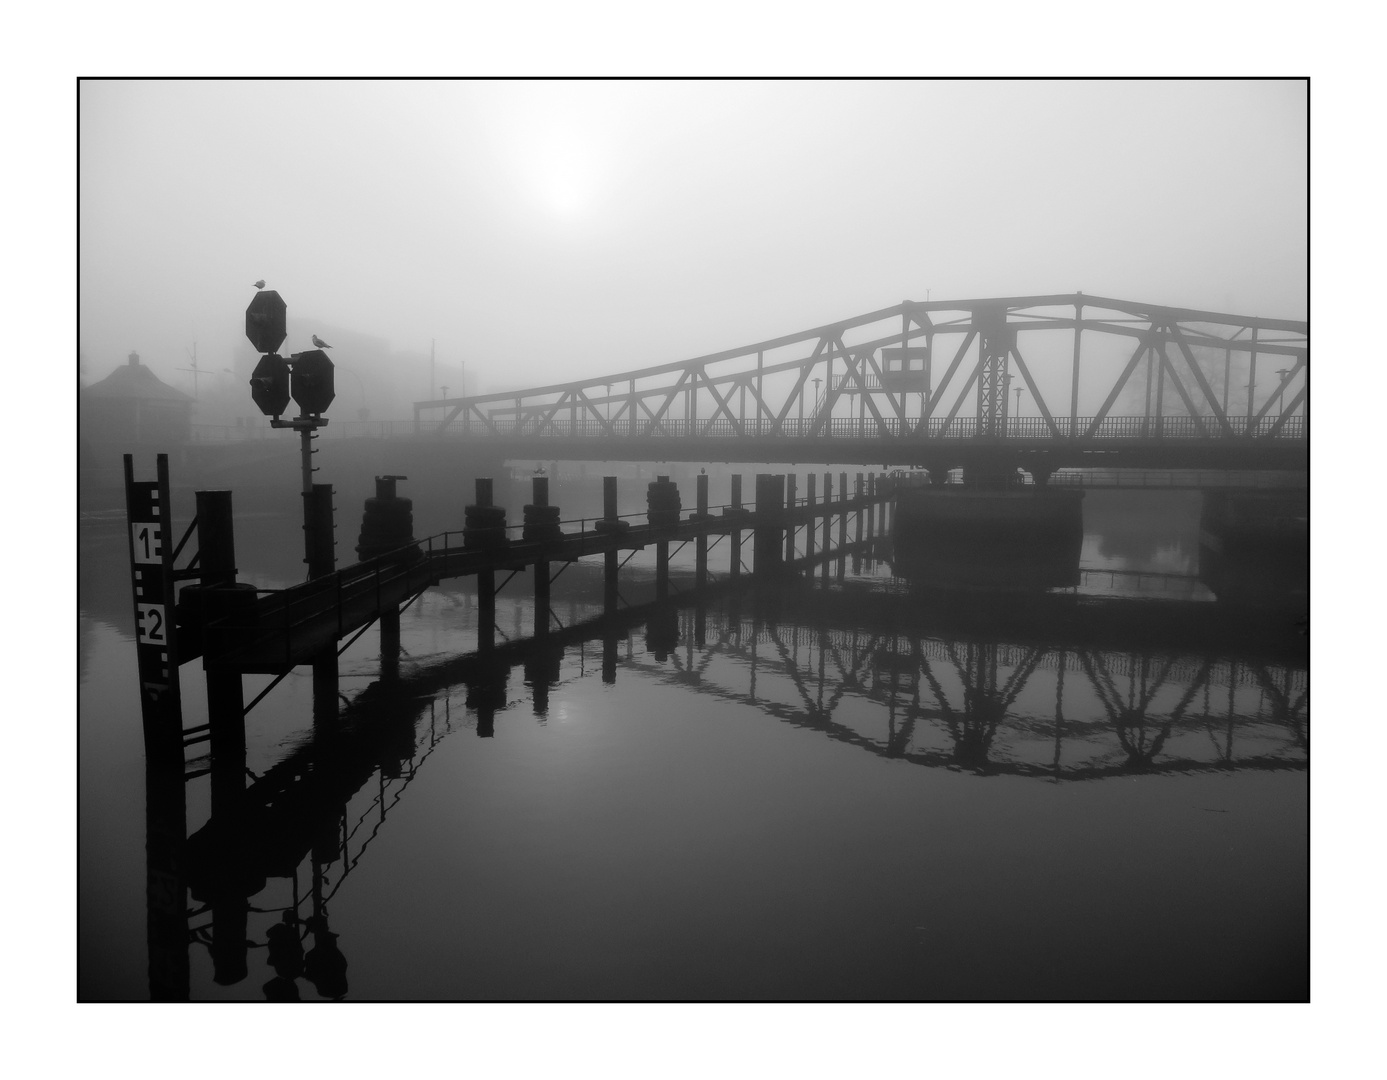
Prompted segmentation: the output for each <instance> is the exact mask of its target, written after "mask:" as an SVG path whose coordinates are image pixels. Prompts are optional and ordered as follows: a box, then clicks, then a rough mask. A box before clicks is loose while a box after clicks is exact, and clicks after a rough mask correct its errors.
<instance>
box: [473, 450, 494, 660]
mask: <svg viewBox="0 0 1387 1080" xmlns="http://www.w3.org/2000/svg"><path fill="white" fill-rule="evenodd" d="M491 499H492V485H491V477H489V476H486V477H483V476H479V477H477V505H478V506H490V505H491V504H492V503H491ZM495 644H496V571H495V570H479V571H477V648H479V649H490V648H492V647H493V646H495Z"/></svg>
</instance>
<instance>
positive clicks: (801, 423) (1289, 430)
mask: <svg viewBox="0 0 1387 1080" xmlns="http://www.w3.org/2000/svg"><path fill="white" fill-rule="evenodd" d="M1274 422H1275V418H1274V417H1270V416H1266V417H1263V418H1262V419H1261V420H1260V421H1259V422H1258V423H1256V424H1254V425H1252V426H1251V429H1252V433H1253V435H1254V436H1255V437H1257V438H1274V439H1276V440H1277V441H1278V442H1282V441H1287V440H1295V439H1302V438H1304V437H1305V417H1303V416H1293V417H1290V418H1288V419H1287V420H1286V421H1285V423H1283V424H1282V426H1281V428H1280V430H1278V431H1277V432H1276V434H1275V435H1271V434H1270V432H1271V430H1272V427H1273V424H1274ZM816 423H818V422H817V421H815V420H814V419H813V418H811V417H807V416H806V417H804V418H802V419H801V418H799V417H794V418H789V419H786V420H784V421H782V422H781V423H780V424H779V425H777V424H776V423H775V421H773V420H770V419H766V418H762V419H760V420H746V421H741V422H738V423H734V422H733V421H731V420H727V419H722V418H720V419H717V420H706V419H687V418H682V417H681V418H678V419H663V420H661V421H660V422H659V424H652V423H651V422H650V421H649V420H644V419H643V420H638V421H636V422H634V423H633V422H632V421H629V420H613V421H610V424H606V423H603V422H602V421H600V420H595V419H592V418H590V417H589V418H586V419H585V418H583V417H578V418H577V419H573V418H571V417H567V416H565V417H555V418H554V419H553V420H552V421H549V422H546V423H545V424H544V425H543V427H542V428H540V429H539V430H536V424H535V423H534V422H533V421H532V420H531V419H529V418H527V417H522V418H519V419H517V418H516V417H514V416H503V417H497V418H495V419H494V420H493V423H492V426H491V427H489V428H488V427H483V426H482V425H481V424H472V425H470V426H465V427H464V426H462V425H459V424H458V423H456V422H454V423H452V424H449V425H444V424H443V422H442V421H438V420H420V421H418V422H417V423H416V422H415V421H413V420H348V421H344V422H342V423H340V424H339V423H330V424H329V425H328V426H327V427H324V428H320V429H319V430H318V435H319V437H321V438H326V439H349V438H357V439H361V438H369V439H406V438H418V437H444V438H448V439H463V438H471V439H486V438H490V437H493V436H501V437H529V438H540V439H548V438H557V439H568V438H580V439H594V440H596V439H601V438H632V437H641V438H652V439H661V438H669V439H686V438H711V439H735V438H787V439H799V438H808V437H810V435H811V433H812V435H813V437H814V438H819V439H869V438H895V439H899V438H909V439H971V438H973V437H975V436H976V434H977V430H978V421H977V418H976V417H971V416H964V417H954V418H953V419H952V420H950V419H948V418H947V417H942V416H934V417H931V418H930V419H929V421H928V422H927V423H926V424H925V426H924V428H923V429H922V428H921V426H920V424H919V421H918V419H917V418H914V417H910V418H908V419H906V420H905V421H902V420H901V419H900V418H899V417H895V416H890V417H885V418H884V423H882V424H878V423H877V420H876V418H875V417H872V416H866V417H859V416H835V417H833V418H832V419H830V420H829V421H828V422H827V423H823V424H821V426H820V427H819V429H818V430H817V431H815V430H814V426H815V424H816ZM1054 423H1055V428H1054V430H1053V431H1052V430H1051V428H1050V425H1049V423H1048V422H1047V421H1046V420H1045V418H1044V417H1040V416H1012V417H1008V418H1007V419H1006V421H1005V426H1004V432H1005V434H1004V435H1003V437H1004V438H1008V439H1055V438H1056V432H1058V438H1059V439H1060V440H1064V439H1068V438H1069V437H1070V433H1071V431H1073V432H1074V433H1075V434H1076V435H1077V436H1079V437H1080V438H1093V439H1201V438H1212V439H1216V438H1222V437H1224V436H1223V433H1222V430H1221V428H1220V427H1219V423H1218V420H1217V419H1216V418H1214V417H1212V416H1206V417H1201V418H1200V419H1199V421H1196V420H1195V418H1194V417H1191V416H1165V417H1161V418H1159V419H1158V418H1156V417H1148V416H1106V417H1104V418H1103V421H1102V423H1100V424H1099V425H1098V427H1097V429H1096V430H1095V431H1093V432H1092V433H1091V434H1089V431H1088V429H1089V427H1090V426H1091V425H1092V423H1093V418H1092V417H1088V416H1080V417H1077V418H1075V419H1074V420H1072V421H1071V419H1070V418H1069V417H1067V416H1065V417H1057V418H1055V422H1054ZM1201 423H1202V427H1203V430H1202V431H1201ZM1228 423H1229V428H1230V430H1231V433H1232V435H1233V437H1242V436H1246V435H1247V434H1248V430H1249V424H1248V421H1247V418H1246V417H1242V416H1237V417H1230V418H1229V421H1228ZM190 439H191V441H192V442H195V443H225V442H267V443H268V442H276V441H278V442H284V443H286V444H289V443H294V442H296V441H297V439H298V436H297V435H296V434H295V433H294V432H292V431H288V430H283V429H279V430H276V429H272V428H270V427H268V426H267V425H266V426H261V425H250V426H247V427H236V426H234V425H230V424H223V425H217V424H194V425H193V426H192V428H191V434H190Z"/></svg>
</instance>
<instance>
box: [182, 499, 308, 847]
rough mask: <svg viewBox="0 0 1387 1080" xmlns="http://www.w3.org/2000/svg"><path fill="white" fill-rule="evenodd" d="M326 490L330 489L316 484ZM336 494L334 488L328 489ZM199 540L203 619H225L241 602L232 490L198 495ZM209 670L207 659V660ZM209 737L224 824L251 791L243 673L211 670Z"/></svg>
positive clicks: (215, 804) (217, 808) (215, 806)
mask: <svg viewBox="0 0 1387 1080" xmlns="http://www.w3.org/2000/svg"><path fill="white" fill-rule="evenodd" d="M317 486H325V485H315V487H317ZM329 490H331V489H329ZM194 498H195V499H196V505H197V542H198V553H199V560H198V561H199V565H200V568H201V570H202V580H201V585H202V587H203V589H204V590H205V592H204V594H203V597H204V599H203V617H204V619H205V620H206V621H208V622H211V621H212V620H215V619H219V618H223V617H224V616H226V615H228V614H230V613H231V610H233V609H231V608H230V607H229V605H230V604H232V603H234V602H235V601H236V599H237V594H238V590H237V589H236V539H235V531H234V529H233V525H232V513H231V492H229V491H199V492H196V493H195V494H194ZM204 667H206V657H205V656H204ZM205 674H206V681H207V733H208V747H209V749H210V750H211V756H212V812H213V813H214V814H216V815H217V816H218V817H219V818H221V819H223V820H234V819H235V817H236V816H237V815H238V814H239V813H240V809H241V801H242V799H243V797H244V796H245V790H246V704H245V688H244V686H243V684H242V681H241V673H240V672H239V671H234V670H227V669H225V668H221V667H206V671H205Z"/></svg>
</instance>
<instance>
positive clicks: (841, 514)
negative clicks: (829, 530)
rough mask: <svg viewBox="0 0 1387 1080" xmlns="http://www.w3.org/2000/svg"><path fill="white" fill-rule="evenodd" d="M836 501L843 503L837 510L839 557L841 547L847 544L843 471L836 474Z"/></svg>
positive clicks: (846, 514) (845, 488)
mask: <svg viewBox="0 0 1387 1080" xmlns="http://www.w3.org/2000/svg"><path fill="white" fill-rule="evenodd" d="M838 501H839V502H840V503H843V504H845V505H844V506H843V507H842V508H840V510H839V511H838V554H839V556H840V557H841V555H842V553H843V549H844V548H845V547H847V546H848V511H847V506H846V503H847V501H848V474H847V473H845V472H843V473H839V474H838Z"/></svg>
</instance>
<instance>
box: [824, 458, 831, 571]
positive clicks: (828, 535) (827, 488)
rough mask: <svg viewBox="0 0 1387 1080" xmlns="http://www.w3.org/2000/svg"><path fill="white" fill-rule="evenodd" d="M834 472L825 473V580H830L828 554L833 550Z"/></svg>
mask: <svg viewBox="0 0 1387 1080" xmlns="http://www.w3.org/2000/svg"><path fill="white" fill-rule="evenodd" d="M832 529H833V474H832V473H828V472H826V473H824V569H823V575H824V581H828V575H829V569H828V554H829V552H830V551H832V550H833V532H832Z"/></svg>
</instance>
